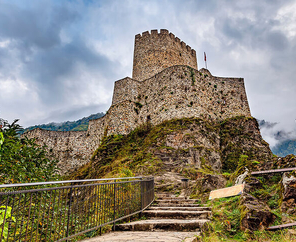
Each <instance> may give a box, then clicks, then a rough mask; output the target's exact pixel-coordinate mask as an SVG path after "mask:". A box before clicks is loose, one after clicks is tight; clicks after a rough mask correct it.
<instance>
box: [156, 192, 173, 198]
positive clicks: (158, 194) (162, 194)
mask: <svg viewBox="0 0 296 242" xmlns="http://www.w3.org/2000/svg"><path fill="white" fill-rule="evenodd" d="M172 196H173V195H172V194H171V193H156V194H155V197H158V198H163V197H165V198H168V197H172Z"/></svg>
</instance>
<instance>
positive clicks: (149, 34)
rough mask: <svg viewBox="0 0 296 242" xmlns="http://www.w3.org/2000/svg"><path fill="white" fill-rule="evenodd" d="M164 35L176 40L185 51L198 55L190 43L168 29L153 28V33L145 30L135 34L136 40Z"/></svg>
mask: <svg viewBox="0 0 296 242" xmlns="http://www.w3.org/2000/svg"><path fill="white" fill-rule="evenodd" d="M163 36H169V37H170V39H171V40H173V41H175V42H176V44H177V45H179V46H180V47H181V48H182V49H183V50H184V51H188V52H189V53H191V55H192V56H194V57H196V51H195V50H194V49H192V48H191V47H190V46H189V45H187V44H186V43H185V42H184V41H181V40H180V39H179V38H178V37H176V36H175V35H174V34H173V33H170V32H169V31H168V30H166V29H161V30H160V32H159V33H158V30H157V29H154V30H151V33H149V31H145V32H143V33H142V35H141V34H137V35H136V36H135V41H136V42H138V41H142V39H144V41H147V38H161V37H163Z"/></svg>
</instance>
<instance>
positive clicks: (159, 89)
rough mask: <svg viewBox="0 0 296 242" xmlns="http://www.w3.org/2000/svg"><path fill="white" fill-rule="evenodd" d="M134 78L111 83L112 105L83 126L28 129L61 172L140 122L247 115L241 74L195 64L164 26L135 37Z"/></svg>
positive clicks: (191, 53) (188, 50) (192, 53)
mask: <svg viewBox="0 0 296 242" xmlns="http://www.w3.org/2000/svg"><path fill="white" fill-rule="evenodd" d="M132 77H133V78H130V77H125V78H123V79H121V80H118V81H116V82H115V85H114V93H113V98H112V105H111V107H110V108H109V110H108V111H107V113H106V115H105V116H104V117H102V118H99V119H96V120H91V121H90V122H89V126H88V129H87V131H48V130H43V129H39V128H37V129H34V130H31V131H28V132H26V133H25V134H24V135H26V136H27V137H29V138H36V141H37V143H39V144H46V145H47V147H48V150H49V151H50V152H52V154H53V155H54V156H55V157H56V158H57V159H59V160H60V168H61V172H62V173H67V172H71V171H73V170H75V169H77V168H78V167H79V166H81V165H83V164H85V163H87V162H88V161H89V160H90V157H91V156H92V154H93V152H94V151H95V149H96V148H97V147H98V146H99V145H100V142H101V140H102V138H103V136H104V135H111V134H128V133H130V132H131V131H132V130H133V129H135V128H136V127H138V126H139V125H141V124H144V123H146V122H150V123H151V124H152V125H157V124H160V123H161V122H163V121H165V120H170V119H174V118H190V117H197V118H202V119H205V120H217V121H219V120H224V119H226V118H231V117H235V116H246V117H251V113H250V109H249V104H248V100H247V95H246V92H245V87H244V80H243V78H228V77H227V78H226V77H216V76H212V75H211V73H210V72H209V71H208V70H207V69H200V70H198V68H197V59H196V52H195V50H193V49H191V47H190V46H188V45H186V44H185V43H184V42H183V41H180V39H179V38H178V37H175V36H174V34H172V33H169V32H168V31H167V30H163V29H162V30H160V33H158V31H157V30H152V31H151V33H149V32H148V31H146V32H144V33H142V35H140V34H138V35H136V37H135V47H134V61H133V74H132Z"/></svg>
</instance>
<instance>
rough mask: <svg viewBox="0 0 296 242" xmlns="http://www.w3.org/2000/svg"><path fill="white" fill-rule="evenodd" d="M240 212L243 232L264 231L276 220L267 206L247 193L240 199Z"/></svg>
mask: <svg viewBox="0 0 296 242" xmlns="http://www.w3.org/2000/svg"><path fill="white" fill-rule="evenodd" d="M240 210H241V224H240V227H241V230H243V231H255V230H263V229H265V228H267V227H268V226H269V225H271V224H272V223H273V222H274V220H275V219H276V216H275V215H274V214H273V213H272V212H271V211H270V208H269V207H268V206H267V205H266V204H264V203H263V202H260V201H259V200H258V199H257V198H255V197H253V196H252V195H250V194H247V193H245V194H243V195H242V196H241V197H240Z"/></svg>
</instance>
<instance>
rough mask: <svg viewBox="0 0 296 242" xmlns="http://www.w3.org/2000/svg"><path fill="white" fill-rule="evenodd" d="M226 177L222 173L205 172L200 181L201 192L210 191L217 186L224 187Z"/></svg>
mask: <svg viewBox="0 0 296 242" xmlns="http://www.w3.org/2000/svg"><path fill="white" fill-rule="evenodd" d="M225 185H226V179H225V178H224V177H223V176H222V175H212V174H206V175H205V176H204V177H203V179H202V182H201V190H202V192H210V191H212V190H216V189H219V188H224V187H225Z"/></svg>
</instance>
